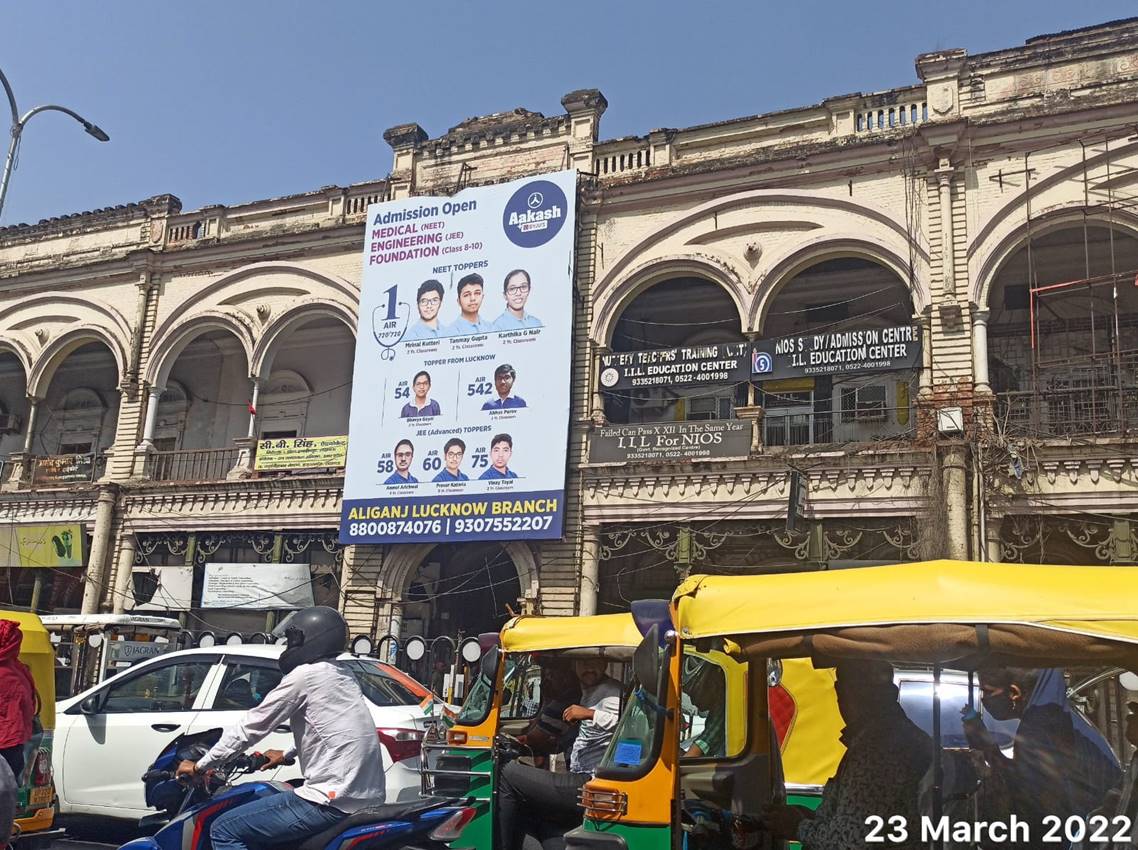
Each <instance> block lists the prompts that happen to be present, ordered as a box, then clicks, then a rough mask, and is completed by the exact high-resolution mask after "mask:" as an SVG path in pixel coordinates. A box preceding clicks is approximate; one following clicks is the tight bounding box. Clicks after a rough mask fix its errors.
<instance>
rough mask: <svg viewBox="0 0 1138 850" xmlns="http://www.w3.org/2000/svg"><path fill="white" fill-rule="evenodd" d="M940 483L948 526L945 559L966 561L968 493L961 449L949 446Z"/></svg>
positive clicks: (943, 456) (944, 456)
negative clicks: (946, 557)
mask: <svg viewBox="0 0 1138 850" xmlns="http://www.w3.org/2000/svg"><path fill="white" fill-rule="evenodd" d="M941 458H942V459H941V476H942V477H941V481H942V490H943V494H944V502H945V504H944V512H945V520H946V525H947V537H948V553H947V554H948V557H949V558H952V559H953V560H956V561H967V560H968V493H967V480H968V479H967V475H966V474H965V452H964V446H963V445H950V446H947V447H946V448H945V449H944V453H943V455H942V456H941Z"/></svg>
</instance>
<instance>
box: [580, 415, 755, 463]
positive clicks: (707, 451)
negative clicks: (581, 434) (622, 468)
mask: <svg viewBox="0 0 1138 850" xmlns="http://www.w3.org/2000/svg"><path fill="white" fill-rule="evenodd" d="M751 430H752V429H751V423H750V421H749V420H742V419H710V420H707V421H702V422H660V423H653V424H644V425H612V426H609V427H606V428H597V429H596V430H594V431H593V434H592V437H590V439H589V463H651V462H655V463H680V462H686V461H696V460H727V459H738V458H743V459H746V458H747V457H748V456H749V455H750V453H751Z"/></svg>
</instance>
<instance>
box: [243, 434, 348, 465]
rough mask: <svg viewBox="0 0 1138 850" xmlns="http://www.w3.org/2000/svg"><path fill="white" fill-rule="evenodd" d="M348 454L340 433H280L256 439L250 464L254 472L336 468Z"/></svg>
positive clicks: (346, 441) (345, 439) (344, 439)
mask: <svg viewBox="0 0 1138 850" xmlns="http://www.w3.org/2000/svg"><path fill="white" fill-rule="evenodd" d="M347 454H348V438H347V437H346V436H344V437H280V438H277V439H268V440H261V441H260V442H258V443H257V457H256V459H255V460H254V462H253V468H254V469H255V470H257V471H258V472H273V471H276V470H281V469H323V468H325V467H328V468H333V469H338V468H339V467H341V466H343V465H344V459H345V458H346V457H347Z"/></svg>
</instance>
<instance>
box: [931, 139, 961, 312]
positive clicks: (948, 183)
mask: <svg viewBox="0 0 1138 850" xmlns="http://www.w3.org/2000/svg"><path fill="white" fill-rule="evenodd" d="M953 172H954V169H953V167H952V163H950V162H949V161H948V159H942V160H941V161H940V167H939V168H937V170H936V172H935V173H936V179H937V188H938V189H939V190H940V243H941V270H942V277H943V289H944V300H945V301H955V300H956V250H955V249H956V239H955V231H954V229H953V225H952V175H953Z"/></svg>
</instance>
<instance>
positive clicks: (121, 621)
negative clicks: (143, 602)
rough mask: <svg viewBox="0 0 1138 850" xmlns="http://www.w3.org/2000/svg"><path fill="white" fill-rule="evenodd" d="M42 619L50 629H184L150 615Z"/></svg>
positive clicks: (51, 617)
mask: <svg viewBox="0 0 1138 850" xmlns="http://www.w3.org/2000/svg"><path fill="white" fill-rule="evenodd" d="M40 619H41V620H43V624H44V625H45V626H47V628H49V629H51V628H57V629H58V628H63V627H67V626H72V627H77V628H88V629H105V628H108V627H111V626H125V627H127V628H139V629H180V628H182V624H181V623H180V622H178V621H177V620H175V619H174V618H173V617H154V616H151V615H149V614H45V615H44V616H43V617H41V618H40Z"/></svg>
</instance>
